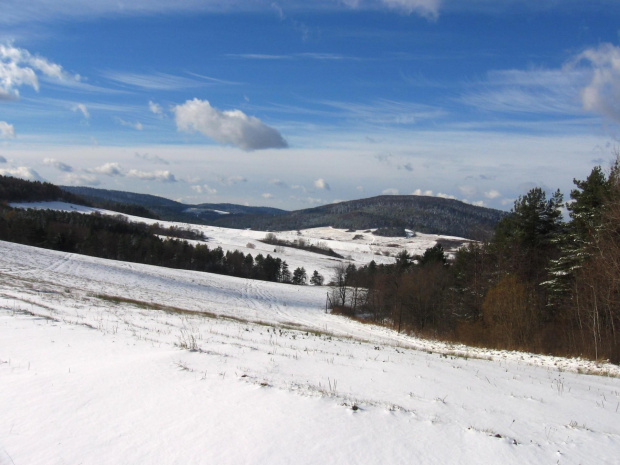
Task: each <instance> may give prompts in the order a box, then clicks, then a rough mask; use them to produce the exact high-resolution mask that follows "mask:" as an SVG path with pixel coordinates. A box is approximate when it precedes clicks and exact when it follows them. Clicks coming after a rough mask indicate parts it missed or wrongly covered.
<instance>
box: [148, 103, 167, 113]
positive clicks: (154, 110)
mask: <svg viewBox="0 0 620 465" xmlns="http://www.w3.org/2000/svg"><path fill="white" fill-rule="evenodd" d="M149 110H151V113H153V114H154V115H157V116H161V115H163V114H164V109H163V108H162V107H161V105H160V104H159V103H155V102H153V101H149Z"/></svg>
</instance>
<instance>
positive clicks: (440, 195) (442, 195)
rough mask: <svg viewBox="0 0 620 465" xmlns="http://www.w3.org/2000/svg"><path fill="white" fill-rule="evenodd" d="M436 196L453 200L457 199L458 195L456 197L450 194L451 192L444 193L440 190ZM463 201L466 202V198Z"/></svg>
mask: <svg viewBox="0 0 620 465" xmlns="http://www.w3.org/2000/svg"><path fill="white" fill-rule="evenodd" d="M436 197H439V198H440V199H452V200H456V197H455V196H453V195H450V194H444V193H442V192H438V193H437V196H436ZM463 202H466V201H465V200H463Z"/></svg>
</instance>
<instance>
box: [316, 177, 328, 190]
mask: <svg viewBox="0 0 620 465" xmlns="http://www.w3.org/2000/svg"><path fill="white" fill-rule="evenodd" d="M314 187H316V188H317V189H321V190H326V191H329V190H331V187H329V184H327V183H326V182H325V180H324V179H323V178H319V179H317V180H316V181H314Z"/></svg>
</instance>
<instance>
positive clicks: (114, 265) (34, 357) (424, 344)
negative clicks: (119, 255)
mask: <svg viewBox="0 0 620 465" xmlns="http://www.w3.org/2000/svg"><path fill="white" fill-rule="evenodd" d="M325 292H326V289H325V288H323V287H314V286H291V285H285V284H276V283H267V282H255V281H250V280H243V279H238V278H232V277H226V276H218V275H210V274H202V273H195V272H186V271H180V270H170V269H162V268H157V267H151V266H146V265H137V264H128V263H122V262H113V261H107V260H101V259H95V258H91V257H83V256H78V255H72V254H64V253H59V252H54V251H48V250H42V249H36V248H31V247H25V246H20V245H16V244H10V243H4V242H0V393H1V394H0V464H2V465H4V464H5V463H6V464H13V463H14V464H25V463H27V464H64V463H71V464H73V463H83V464H119V463H132V464H151V463H162V464H170V463H179V464H181V463H182V464H202V463H218V464H220V463H223V464H228V463H230V464H233V463H234V464H238V463H255V464H264V463H270V464H271V463H273V464H287V463H295V464H298V463H299V464H306V463H307V464H315V463H369V464H375V463H376V464H379V463H389V464H393V463H395V464H398V463H403V464H405V463H407V464H409V463H463V464H469V463H471V464H479V463H502V464H503V463H515V464H517V463H545V464H546V463H567V464H573V463H574V464H578V463H582V464H586V463H593V464H594V463H596V464H598V463H617V457H618V453H619V452H620V421H619V420H620V407H619V406H620V379H619V378H618V377H617V376H620V369H619V368H618V367H617V366H611V365H605V364H600V365H597V364H595V363H592V362H586V361H582V360H568V359H561V358H554V357H543V356H535V355H530V354H522V353H509V352H499V351H488V350H482V349H470V348H466V347H463V346H450V345H446V344H441V343H437V342H433V341H424V340H419V339H416V338H413V337H407V336H404V335H398V334H396V333H394V332H392V331H389V330H387V329H384V328H375V327H372V326H370V325H362V324H360V323H356V322H353V321H350V320H347V319H346V318H344V317H339V316H335V315H330V314H326V313H325V312H324V307H323V306H324V300H325ZM190 349H191V350H190ZM579 371H581V372H583V371H592V372H594V371H599V372H602V373H605V374H607V375H613V376H593V375H586V374H580V373H578V372H579Z"/></svg>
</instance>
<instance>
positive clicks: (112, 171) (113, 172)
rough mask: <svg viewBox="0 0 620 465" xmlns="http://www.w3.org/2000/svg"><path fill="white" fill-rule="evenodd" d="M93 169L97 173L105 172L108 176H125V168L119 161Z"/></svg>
mask: <svg viewBox="0 0 620 465" xmlns="http://www.w3.org/2000/svg"><path fill="white" fill-rule="evenodd" d="M91 171H92V172H93V173H97V174H105V175H106V176H124V173H123V169H122V168H121V167H120V165H119V164H118V163H106V164H105V165H101V166H98V167H97V168H94V169H93V170H91Z"/></svg>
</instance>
